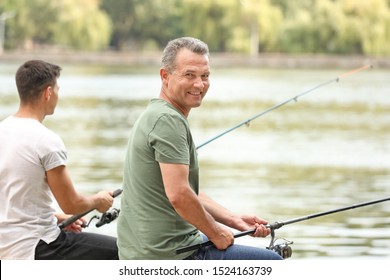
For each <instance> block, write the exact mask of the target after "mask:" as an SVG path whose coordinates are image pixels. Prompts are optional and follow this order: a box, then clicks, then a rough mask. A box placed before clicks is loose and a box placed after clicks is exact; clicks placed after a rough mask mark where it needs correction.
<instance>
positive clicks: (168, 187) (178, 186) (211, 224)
mask: <svg viewBox="0 0 390 280" xmlns="http://www.w3.org/2000/svg"><path fill="white" fill-rule="evenodd" d="M160 168H161V174H162V178H163V183H164V188H165V193H166V195H167V197H168V199H169V201H170V202H171V204H172V206H173V208H174V209H175V210H176V212H177V213H178V214H179V215H180V216H181V217H182V218H183V219H184V220H186V221H188V222H189V223H191V224H192V225H194V226H195V227H196V228H198V229H199V230H200V231H201V232H202V233H204V234H205V235H206V236H207V237H208V238H209V240H210V241H211V242H213V243H214V245H215V246H216V247H217V248H218V249H221V250H223V249H226V248H227V247H228V246H230V245H231V244H233V242H234V236H233V233H232V232H231V231H230V230H229V229H227V228H225V227H223V226H220V225H219V224H218V223H217V222H216V221H215V220H214V218H213V217H212V216H211V215H210V214H209V213H208V212H207V211H206V209H205V208H204V207H203V205H202V204H201V202H200V200H199V198H198V196H197V195H196V194H195V192H194V191H193V190H192V189H191V187H190V185H189V183H188V174H189V170H188V165H185V164H168V163H160Z"/></svg>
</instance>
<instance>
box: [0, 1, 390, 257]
mask: <svg viewBox="0 0 390 280" xmlns="http://www.w3.org/2000/svg"><path fill="white" fill-rule="evenodd" d="M179 36H194V37H198V38H200V39H202V40H204V41H205V42H206V43H208V45H209V47H210V51H211V66H212V74H211V88H210V90H209V92H208V95H207V96H206V98H205V100H204V102H203V105H202V106H201V107H200V108H197V109H194V110H192V112H191V114H190V116H189V121H190V124H191V127H192V131H193V136H194V139H195V141H196V144H197V145H200V144H202V143H204V142H205V141H207V140H209V139H210V138H212V137H214V136H216V135H217V134H219V133H221V132H223V131H225V130H226V129H229V128H231V127H233V126H235V125H237V124H238V123H240V122H242V121H244V120H246V119H248V118H250V117H252V116H253V115H255V114H258V113H260V112H263V111H265V110H267V109H268V108H270V107H272V106H274V105H276V104H279V103H281V102H283V101H285V100H287V99H290V98H292V97H294V96H296V95H298V94H300V93H302V92H304V91H306V90H309V89H312V88H314V87H316V86H317V85H319V84H322V83H324V82H327V81H330V80H332V79H335V78H336V77H338V76H340V75H342V74H343V73H345V72H348V71H350V70H352V69H354V68H357V67H361V66H363V65H368V64H370V65H372V66H373V68H372V69H367V70H364V71H362V72H359V73H356V74H354V75H351V76H348V77H345V78H342V79H340V80H339V82H336V81H334V82H332V83H330V84H328V85H326V86H324V87H321V88H318V89H316V90H314V91H313V92H311V93H310V94H309V95H306V96H303V97H302V98H300V99H298V100H297V102H291V103H288V104H286V105H284V106H282V107H280V108H278V109H276V110H274V111H272V112H270V113H268V114H266V115H264V116H262V117H260V118H258V119H256V120H254V121H252V122H251V123H250V124H249V125H248V126H243V127H240V128H239V129H237V130H234V131H232V132H230V133H229V134H227V135H225V136H223V137H221V138H219V139H217V140H215V141H213V142H211V143H209V144H207V145H205V146H203V147H202V148H200V149H199V150H198V152H199V160H200V169H201V188H202V189H203V190H205V191H206V192H207V193H208V194H210V196H212V197H213V198H214V199H215V200H217V201H218V202H220V203H221V204H223V205H225V206H226V207H227V208H229V209H231V210H233V211H236V212H239V213H256V214H257V215H259V216H261V217H263V218H265V219H267V220H268V221H269V222H275V221H286V220H289V219H293V218H297V217H301V216H306V215H309V214H313V213H317V212H322V211H327V210H332V209H335V208H339V207H344V206H348V205H351V204H355V203H360V202H363V201H369V200H374V199H379V198H385V197H389V194H390V160H389V154H390V79H389V78H390V48H389V46H390V1H389V0H370V1H365V0H333V1H332V0H302V1H287V0H274V1H271V0H257V1H255V0H242V1H238V0H203V1H195V0H183V1H180V0H164V1H162V0H149V1H141V0H101V1H98V0H84V1H82V4H80V1H76V0H55V1H52V0H33V1H29V0H0V121H1V120H3V119H4V118H6V117H7V116H9V115H10V114H13V113H14V112H15V111H16V110H17V108H18V95H17V91H16V86H15V82H14V75H15V72H16V70H17V68H18V67H19V65H20V64H21V63H23V62H24V61H25V60H28V59H37V58H39V59H45V60H47V61H50V62H52V63H57V64H60V65H61V67H62V68H63V71H62V73H61V78H60V80H59V85H60V87H61V90H60V101H59V104H58V107H57V109H56V112H55V114H54V115H53V116H49V117H47V118H46V119H45V121H44V124H45V125H47V126H48V127H49V128H51V129H52V130H53V131H55V132H56V133H58V134H59V135H60V136H61V137H62V139H63V140H64V142H65V144H66V146H67V150H68V159H69V170H70V173H71V176H72V179H73V181H74V183H75V186H76V188H77V189H78V190H79V191H80V192H82V193H85V194H91V193H94V192H97V191H99V190H102V189H106V190H115V189H117V188H120V187H121V184H122V172H123V160H124V156H125V150H126V144H127V139H128V138H129V135H130V134H131V128H132V126H133V124H134V121H135V120H136V118H137V117H138V116H139V114H140V113H141V112H142V111H143V110H144V108H145V106H146V105H147V103H148V101H149V100H150V99H151V98H154V97H156V96H157V95H158V92H159V89H160V78H159V60H160V57H161V50H162V48H163V47H164V46H165V45H166V43H167V42H168V41H169V40H170V39H173V38H175V37H179ZM0 156H1V155H0ZM115 207H117V208H120V199H118V198H117V199H116V200H115ZM93 214H97V213H91V215H93ZM86 230H88V231H93V232H99V233H105V234H110V235H113V236H115V235H116V223H115V221H114V222H112V223H110V224H108V225H105V226H103V227H101V228H96V227H95V226H94V222H92V223H91V225H90V227H89V228H87V229H86ZM156 234H158V233H156ZM276 234H277V236H279V237H281V238H286V239H288V240H292V241H294V244H293V245H292V248H293V258H294V259H308V258H323V259H324V258H369V259H375V258H390V203H389V202H384V203H381V204H376V205H372V206H368V207H364V208H359V209H355V210H349V211H345V212H341V213H337V214H332V215H328V216H325V217H321V218H317V219H312V220H308V221H304V222H300V223H296V224H291V225H287V226H285V227H283V228H281V229H279V230H277V231H276ZM269 241H270V239H269V238H265V239H253V238H250V237H241V238H240V239H237V240H236V242H237V243H242V244H250V245H253V246H259V247H266V246H268V243H269Z"/></svg>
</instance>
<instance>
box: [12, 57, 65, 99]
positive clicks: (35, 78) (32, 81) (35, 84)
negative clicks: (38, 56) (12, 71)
mask: <svg viewBox="0 0 390 280" xmlns="http://www.w3.org/2000/svg"><path fill="white" fill-rule="evenodd" d="M60 72H61V67H60V66H58V65H54V64H51V63H48V62H45V61H42V60H29V61H27V62H25V63H24V64H23V65H21V66H20V67H19V69H18V71H17V72H16V75H15V81H16V87H17V88H18V92H19V97H20V101H21V102H22V103H34V102H35V101H36V100H38V98H39V96H40V94H41V93H42V91H43V90H44V89H45V88H46V87H48V86H52V87H54V86H55V84H56V83H57V79H58V78H59V77H60Z"/></svg>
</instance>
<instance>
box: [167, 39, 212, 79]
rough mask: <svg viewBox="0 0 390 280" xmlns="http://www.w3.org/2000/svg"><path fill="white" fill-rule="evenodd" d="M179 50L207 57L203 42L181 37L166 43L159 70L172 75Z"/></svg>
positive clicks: (206, 48)
mask: <svg viewBox="0 0 390 280" xmlns="http://www.w3.org/2000/svg"><path fill="white" fill-rule="evenodd" d="M181 49H188V50H190V51H192V52H194V53H197V54H200V55H207V56H209V48H208V46H207V44H206V43H205V42H203V41H201V40H199V39H196V38H192V37H181V38H177V39H174V40H171V41H169V42H168V44H167V46H166V47H165V49H164V51H163V56H162V59H161V68H163V69H166V70H168V71H169V72H171V73H172V72H173V71H174V70H175V68H176V56H177V54H178V52H179V51H180V50H181Z"/></svg>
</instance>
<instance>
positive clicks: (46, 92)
mask: <svg viewBox="0 0 390 280" xmlns="http://www.w3.org/2000/svg"><path fill="white" fill-rule="evenodd" d="M51 93H52V90H51V86H48V87H46V88H45V89H44V92H43V97H44V98H45V101H49V100H50V97H51Z"/></svg>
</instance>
